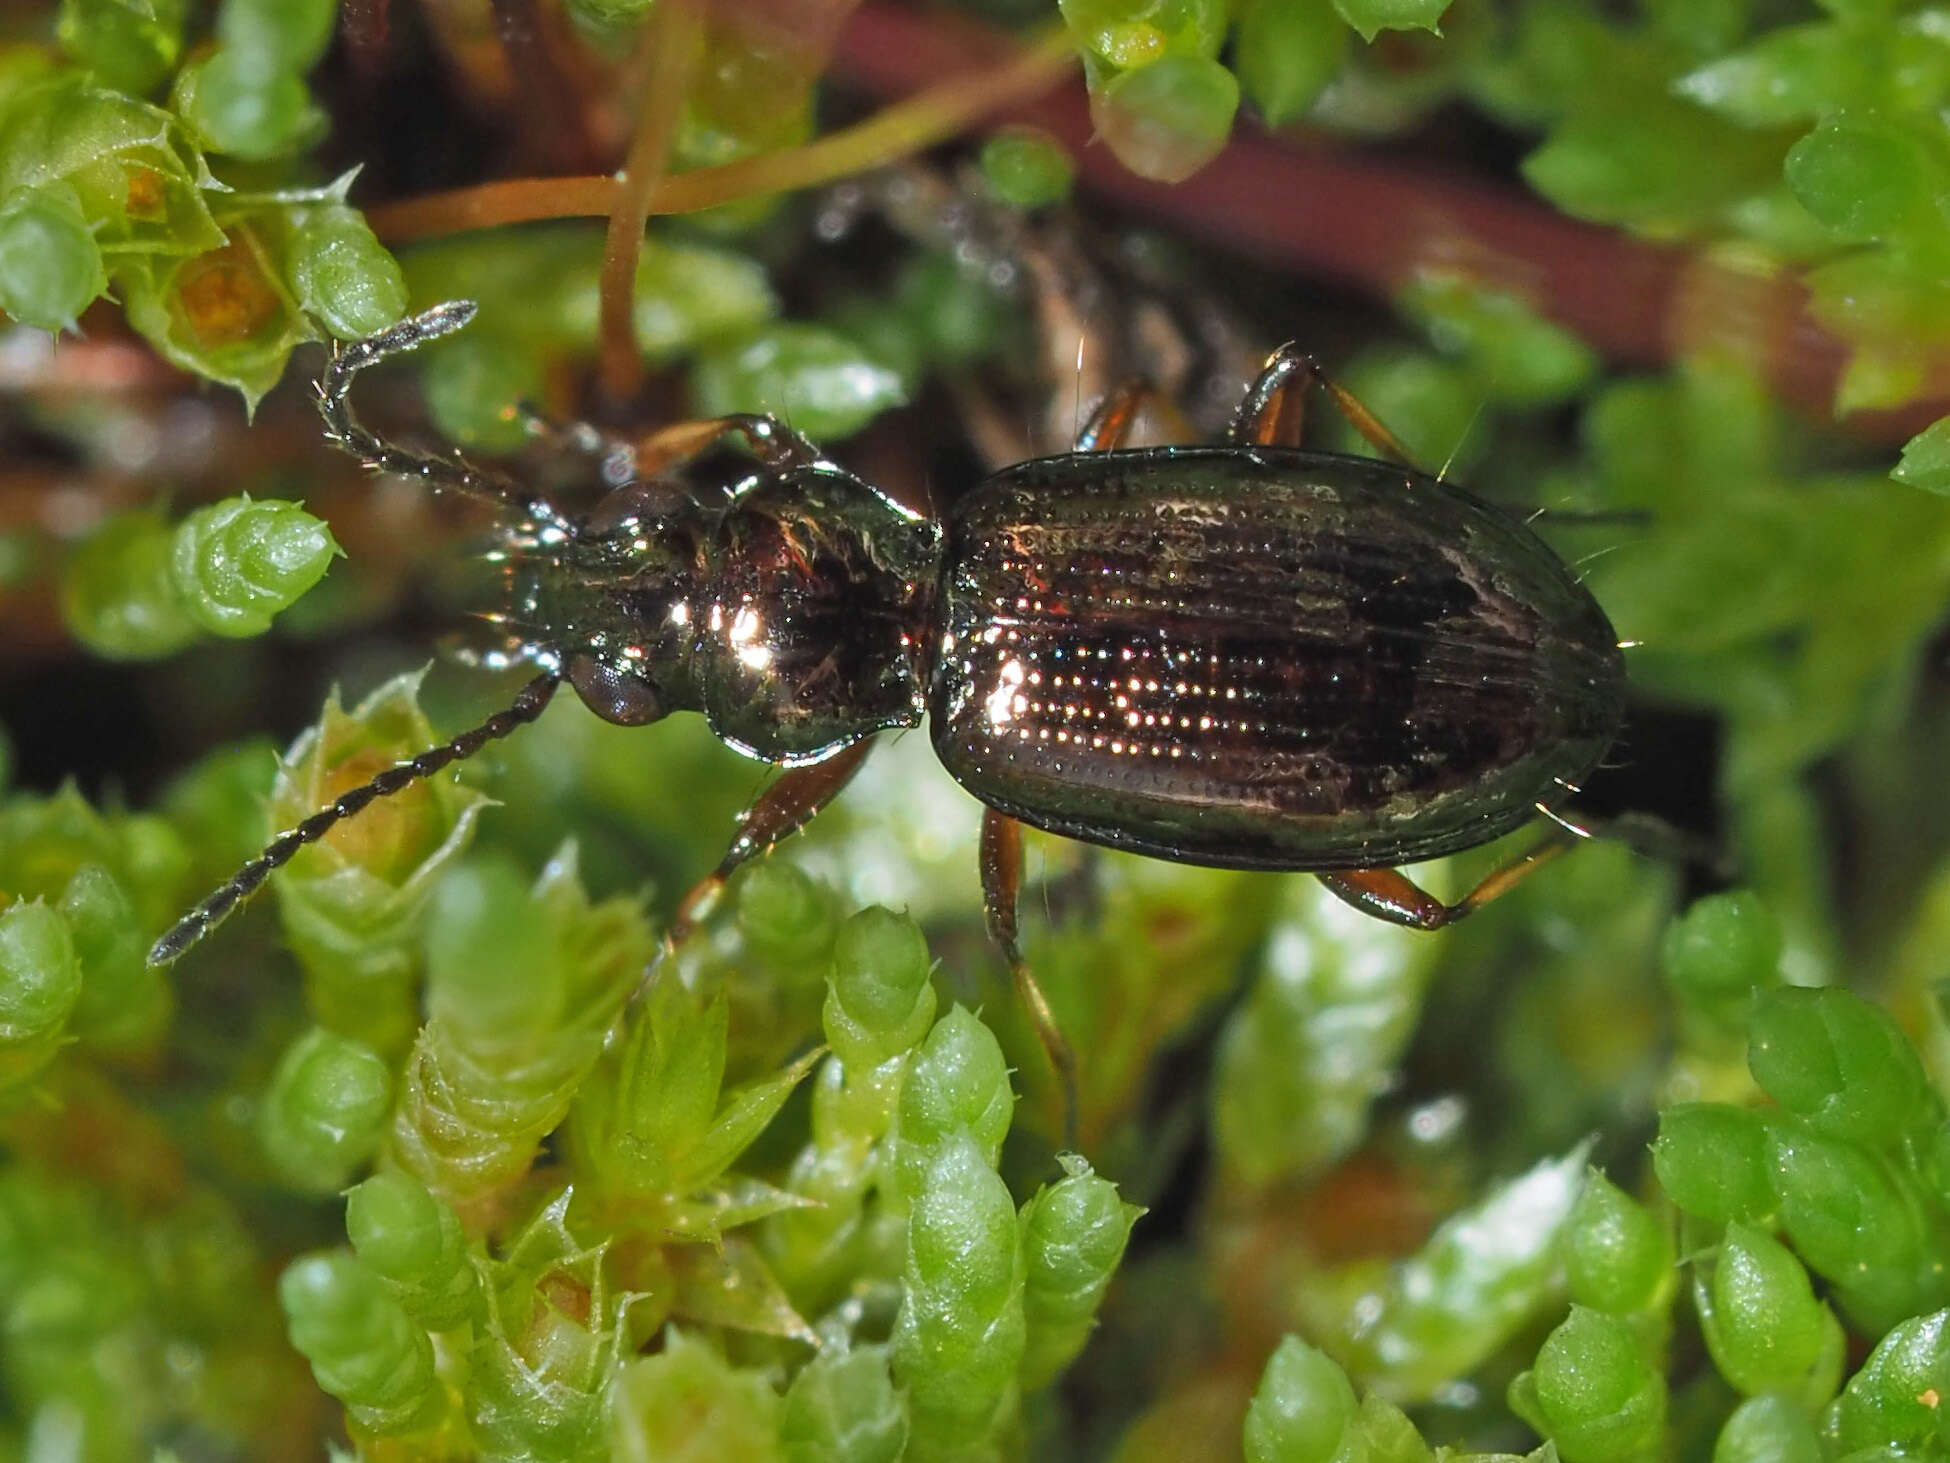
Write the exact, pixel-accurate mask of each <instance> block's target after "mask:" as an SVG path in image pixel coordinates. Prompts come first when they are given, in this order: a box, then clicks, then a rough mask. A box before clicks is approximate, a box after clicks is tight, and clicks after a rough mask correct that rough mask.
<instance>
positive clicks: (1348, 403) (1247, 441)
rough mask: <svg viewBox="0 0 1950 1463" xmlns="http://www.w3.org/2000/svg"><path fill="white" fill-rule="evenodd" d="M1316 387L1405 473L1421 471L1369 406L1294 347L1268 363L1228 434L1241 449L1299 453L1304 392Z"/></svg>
mask: <svg viewBox="0 0 1950 1463" xmlns="http://www.w3.org/2000/svg"><path fill="white" fill-rule="evenodd" d="M1315 385H1318V386H1319V387H1320V388H1321V389H1322V390H1323V391H1325V392H1326V393H1327V394H1328V395H1329V396H1330V397H1332V398H1333V400H1334V405H1335V406H1337V407H1339V408H1340V409H1341V415H1342V416H1344V417H1346V418H1347V419H1348V421H1349V422H1351V423H1352V424H1353V426H1354V430H1355V431H1357V432H1359V433H1360V434H1361V435H1362V436H1363V437H1365V438H1366V439H1367V440H1368V441H1369V442H1370V443H1372V444H1373V445H1374V447H1375V450H1376V451H1378V452H1382V453H1385V454H1386V455H1387V456H1389V457H1392V458H1393V459H1394V460H1395V461H1396V462H1399V463H1400V464H1401V465H1402V466H1403V467H1409V468H1416V469H1417V470H1418V471H1419V470H1420V469H1419V467H1418V465H1417V463H1416V461H1415V458H1414V456H1413V455H1412V454H1411V453H1410V452H1409V450H1408V448H1407V447H1405V446H1403V445H1402V440H1401V438H1399V437H1397V436H1396V435H1395V434H1394V433H1393V432H1391V431H1389V430H1388V428H1387V426H1386V425H1384V424H1383V422H1382V420H1381V418H1380V417H1377V416H1376V415H1375V414H1374V413H1373V412H1372V411H1370V410H1368V407H1367V403H1365V402H1364V401H1362V400H1361V398H1360V397H1358V396H1356V395H1355V394H1354V393H1353V392H1352V391H1349V390H1348V389H1347V388H1346V387H1345V386H1343V385H1341V384H1340V383H1339V382H1338V381H1336V380H1334V379H1333V378H1332V377H1331V376H1329V375H1328V374H1327V373H1326V372H1325V371H1323V370H1321V369H1320V362H1318V361H1316V360H1315V359H1314V358H1313V357H1312V356H1310V355H1308V354H1307V353H1306V352H1305V351H1303V350H1301V349H1300V347H1298V346H1297V345H1295V344H1294V343H1293V342H1292V341H1288V342H1287V343H1286V344H1285V345H1283V346H1281V347H1280V348H1279V349H1278V350H1276V351H1274V352H1273V354H1272V355H1270V356H1268V357H1267V358H1266V364H1265V365H1264V366H1262V367H1261V368H1260V372H1259V375H1258V376H1257V377H1256V378H1255V379H1254V381H1253V384H1252V385H1251V386H1249V387H1248V388H1247V389H1246V396H1245V399H1244V400H1243V401H1241V402H1240V403H1239V410H1238V411H1237V412H1236V413H1235V414H1234V415H1233V418H1232V427H1231V429H1230V430H1229V431H1228V432H1227V433H1226V437H1227V439H1228V440H1229V441H1231V442H1233V443H1234V444H1236V445H1238V446H1241V447H1298V446H1299V445H1300V434H1301V430H1302V428H1303V427H1305V425H1306V420H1307V388H1308V387H1310V386H1315Z"/></svg>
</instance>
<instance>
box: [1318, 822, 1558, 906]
mask: <svg viewBox="0 0 1950 1463" xmlns="http://www.w3.org/2000/svg"><path fill="white" fill-rule="evenodd" d="M1589 836H1590V835H1589V834H1588V833H1585V832H1584V831H1583V830H1575V831H1574V830H1572V829H1569V828H1562V827H1560V828H1558V829H1556V830H1554V831H1552V832H1551V833H1549V834H1547V835H1545V836H1544V837H1543V838H1542V839H1540V840H1539V841H1538V843H1537V846H1536V847H1534V848H1532V849H1530V850H1529V851H1528V852H1526V853H1524V854H1522V855H1521V856H1519V857H1518V858H1515V859H1513V860H1511V861H1510V862H1509V863H1507V864H1505V865H1504V866H1503V867H1502V868H1500V869H1497V870H1495V871H1493V872H1492V873H1490V874H1488V875H1487V876H1485V877H1484V879H1483V880H1482V882H1481V883H1479V884H1477V886H1476V887H1475V888H1474V889H1471V890H1470V891H1469V892H1468V893H1467V894H1465V895H1464V896H1463V897H1462V898H1461V899H1459V900H1457V901H1456V902H1455V903H1454V904H1444V903H1443V902H1442V901H1441V900H1440V899H1437V898H1436V897H1435V896H1434V895H1433V894H1431V893H1429V892H1428V891H1427V890H1425V889H1423V888H1422V887H1421V886H1420V885H1419V884H1417V883H1416V882H1415V881H1414V880H1413V879H1411V878H1409V877H1408V875H1406V874H1404V873H1402V872H1401V871H1400V870H1399V869H1335V870H1329V871H1326V872H1321V873H1316V874H1315V875H1314V877H1315V878H1316V879H1318V880H1320V882H1321V883H1323V884H1325V885H1326V886H1327V888H1328V890H1329V892H1331V893H1333V894H1334V895H1336V896H1337V897H1339V898H1341V899H1343V900H1345V901H1347V903H1349V904H1351V905H1353V906H1354V907H1355V908H1356V909H1358V910H1360V911H1361V912H1362V913H1363V914H1371V915H1373V916H1374V917H1375V918H1376V919H1383V920H1386V921H1388V923H1389V924H1391V925H1406V926H1407V927H1408V928H1409V929H1412V930H1439V929H1441V928H1442V927H1443V926H1444V925H1452V924H1454V923H1455V922H1456V921H1457V920H1459V919H1461V918H1462V917H1463V916H1464V915H1466V914H1472V913H1474V912H1475V911H1476V910H1479V909H1481V908H1482V907H1483V906H1484V905H1486V904H1488V903H1489V902H1490V901H1491V900H1492V899H1496V898H1498V897H1500V896H1501V895H1504V894H1507V893H1509V892H1510V890H1512V889H1514V888H1516V886H1517V885H1518V884H1520V883H1522V882H1523V881H1524V880H1525V879H1527V878H1529V877H1530V875H1531V874H1533V873H1535V872H1536V871H1537V870H1538V869H1540V868H1542V867H1543V866H1544V865H1545V864H1547V863H1549V862H1550V861H1551V860H1552V859H1554V858H1556V857H1557V856H1558V855H1559V854H1560V853H1563V852H1564V850H1565V849H1567V848H1571V847H1573V846H1574V845H1575V844H1576V843H1577V842H1578V840H1579V839H1580V838H1584V837H1589Z"/></svg>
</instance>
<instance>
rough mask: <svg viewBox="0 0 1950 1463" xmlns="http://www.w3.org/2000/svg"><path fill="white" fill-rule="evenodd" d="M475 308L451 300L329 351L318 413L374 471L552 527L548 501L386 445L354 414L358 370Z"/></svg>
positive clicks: (440, 331)
mask: <svg viewBox="0 0 1950 1463" xmlns="http://www.w3.org/2000/svg"><path fill="white" fill-rule="evenodd" d="M474 310H475V305H474V302H473V301H472V300H449V301H448V302H447V303H446V304H444V305H435V306H434V307H433V308H432V309H431V310H428V311H426V312H425V313H424V314H420V315H409V316H408V317H407V318H406V319H404V320H402V321H400V322H399V324H397V325H394V326H391V327H389V328H387V329H385V330H382V331H380V332H379V333H378V334H377V335H369V336H367V337H366V338H365V339H364V340H355V341H353V342H352V343H351V344H350V345H343V346H335V347H333V350H332V360H331V363H330V364H329V365H328V366H326V368H325V374H324V376H322V377H321V378H320V379H319V382H318V412H319V415H320V416H322V417H324V418H325V435H326V437H327V438H328V439H329V440H330V441H332V442H333V443H335V444H336V445H338V446H340V447H343V448H344V449H345V450H346V451H347V452H350V453H351V454H352V455H353V456H354V457H356V458H358V459H359V460H360V461H361V462H363V463H364V464H365V465H366V466H367V467H369V468H371V469H372V470H373V471H374V472H390V473H393V474H395V475H397V476H399V477H408V478H418V479H419V480H420V481H421V482H423V483H425V484H426V485H427V487H428V488H430V489H432V490H433V491H434V492H437V493H438V492H449V493H458V494H460V495H461V496H462V497H466V498H473V499H475V500H477V501H479V502H483V503H492V504H494V505H495V506H496V507H498V508H502V509H506V508H509V507H514V508H518V509H521V510H522V511H524V512H527V513H528V514H529V515H530V516H532V517H537V518H538V519H539V521H542V522H549V523H552V522H554V521H555V519H556V518H557V516H558V515H557V514H556V513H555V511H554V510H553V509H552V508H551V507H549V505H548V504H547V503H545V502H542V501H540V500H538V499H533V498H531V497H530V496H529V495H528V494H525V493H523V492H522V491H521V490H520V489H519V488H517V487H516V486H515V485H514V484H513V483H511V482H509V481H508V480H507V479H506V478H503V477H501V476H499V475H498V474H494V473H489V472H485V471H483V470H482V469H480V468H478V467H476V466H474V464H473V463H471V462H469V461H468V460H467V459H466V458H464V457H462V456H461V455H460V454H459V453H457V452H456V453H453V454H451V455H448V456H440V457H436V456H434V455H432V454H430V453H425V452H416V451H414V450H413V449H411V448H408V447H400V446H398V445H396V444H394V443H392V442H388V441H387V440H386V439H385V438H384V437H381V436H380V435H379V434H378V433H376V432H374V431H373V430H372V429H371V428H369V427H367V426H366V425H365V424H364V423H363V422H361V421H360V420H359V419H358V417H357V416H355V415H354V414H353V411H352V400H351V396H352V382H353V378H355V377H356V376H357V375H358V374H359V373H360V372H361V371H363V370H365V369H366V367H368V366H375V365H378V364H379V363H380V362H381V361H384V360H386V359H388V358H389V357H391V356H396V355H400V354H402V353H403V352H406V351H410V350H414V349H416V348H418V347H420V346H422V345H425V344H426V343H427V342H428V341H430V340H438V339H439V338H440V337H441V336H443V335H452V334H453V333H454V332H455V331H456V330H459V329H460V328H461V327H462V326H464V325H465V324H467V322H468V321H470V320H472V319H473V318H474Z"/></svg>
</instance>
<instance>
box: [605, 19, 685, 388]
mask: <svg viewBox="0 0 1950 1463" xmlns="http://www.w3.org/2000/svg"><path fill="white" fill-rule="evenodd" d="M649 39H650V44H651V45H652V46H653V47H654V48H655V50H654V51H653V53H652V55H651V61H650V74H649V76H648V78H647V79H646V81H645V86H644V93H643V107H642V111H641V113H640V114H639V116H638V118H637V125H636V132H635V134H634V135H633V136H632V137H631V138H630V152H629V157H628V158H627V159H626V160H625V161H624V164H623V172H622V176H621V177H619V178H618V179H617V180H616V186H615V187H614V188H613V189H612V190H611V192H610V206H609V228H608V230H607V232H606V233H605V234H604V236H603V275H602V308H601V323H600V326H599V339H600V346H599V351H598V355H599V359H600V365H601V371H602V381H603V390H604V392H605V393H606V394H607V395H608V397H609V399H610V400H611V401H613V402H625V401H628V400H629V399H630V398H631V397H633V396H635V395H636V393H637V392H638V391H639V390H640V389H641V388H642V386H643V358H642V356H641V355H640V354H639V353H638V352H637V348H636V329H635V316H636V266H637V260H638V258H639V257H640V256H641V255H642V253H643V226H644V224H645V223H647V222H648V221H649V218H650V206H651V201H652V200H653V199H654V198H655V197H656V194H657V185H658V184H659V183H661V182H662V181H663V178H664V169H665V166H666V164H667V163H668V160H669V157H670V145H671V141H672V139H673V138H674V137H675V136H676V133H677V122H678V119H679V117H680V116H681V115H682V113H683V108H684V93H685V91H686V90H687V89H688V87H689V83H690V76H691V72H692V70H693V68H694V67H695V66H696V65H697V51H698V45H699V42H700V40H701V36H700V33H699V28H698V21H697V16H696V15H695V13H693V11H692V10H691V7H690V5H689V4H688V3H686V0H663V3H662V4H661V5H659V6H658V8H657V13H656V20H655V22H654V23H653V24H652V26H651V28H650V38H649Z"/></svg>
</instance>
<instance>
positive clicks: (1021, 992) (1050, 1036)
mask: <svg viewBox="0 0 1950 1463" xmlns="http://www.w3.org/2000/svg"><path fill="white" fill-rule="evenodd" d="M981 863H982V910H983V913H984V914H985V915H986V916H987V919H988V927H989V938H990V939H991V940H993V941H995V943H996V946H997V948H998V949H1000V950H1001V951H1002V958H1003V959H1004V960H1006V961H1007V962H1008V965H1009V978H1010V980H1011V981H1012V982H1014V984H1015V988H1016V999H1017V1000H1019V1001H1021V1002H1022V1006H1023V1009H1024V1010H1025V1011H1027V1012H1028V1013H1029V1021H1030V1024H1031V1025H1032V1026H1034V1027H1035V1028H1036V1039H1037V1040H1038V1041H1040V1042H1041V1043H1042V1044H1043V1052H1044V1054H1045V1055H1047V1056H1048V1057H1049V1064H1050V1066H1051V1068H1052V1069H1053V1070H1054V1071H1055V1073H1056V1081H1057V1085H1058V1087H1059V1089H1060V1090H1061V1092H1062V1098H1063V1146H1064V1147H1065V1148H1075V1147H1076V1145H1077V1054H1076V1053H1075V1052H1074V1051H1073V1050H1071V1048H1070V1043H1069V1042H1067V1041H1065V1040H1064V1039H1063V1031H1062V1028H1060V1027H1059V1026H1058V1025H1057V1024H1056V1014H1055V1013H1054V1012H1053V1011H1051V1010H1050V1006H1049V997H1047V996H1045V995H1044V994H1043V988H1042V987H1041V986H1040V985H1038V984H1037V983H1036V977H1035V976H1034V975H1033V974H1031V973H1030V969H1029V962H1028V961H1026V960H1024V959H1023V957H1022V944H1021V942H1020V941H1019V940H1018V939H1017V938H1016V900H1017V896H1018V895H1019V894H1020V893H1021V892H1022V824H1020V823H1018V822H1017V821H1016V820H1015V819H1014V818H1011V817H1009V816H1007V815H1006V814H1003V813H998V812H996V811H995V809H993V808H990V809H988V810H986V811H985V812H984V813H983V814H982V853H981Z"/></svg>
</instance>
